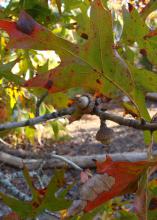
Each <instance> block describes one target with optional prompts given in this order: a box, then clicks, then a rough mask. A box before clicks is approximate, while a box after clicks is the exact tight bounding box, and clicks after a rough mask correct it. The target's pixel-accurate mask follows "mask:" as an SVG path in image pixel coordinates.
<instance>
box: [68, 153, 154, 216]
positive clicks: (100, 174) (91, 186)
mask: <svg viewBox="0 0 157 220" xmlns="http://www.w3.org/2000/svg"><path fill="white" fill-rule="evenodd" d="M155 164H156V161H139V162H127V161H118V162H114V161H112V159H111V158H110V157H107V158H106V160H105V161H104V162H96V165H97V174H95V175H94V176H93V177H92V178H90V179H89V180H88V181H86V182H85V184H84V185H83V186H82V187H81V189H80V200H76V201H74V203H73V205H72V206H71V207H70V208H69V215H73V213H77V212H80V211H82V210H84V211H85V212H88V211H90V210H92V209H94V208H96V207H97V206H99V205H101V204H103V203H105V202H106V201H108V200H110V199H111V198H113V197H115V196H119V195H122V194H125V193H128V192H129V193H130V192H135V190H136V189H137V183H138V180H139V178H140V176H141V174H143V172H145V171H146V169H147V168H148V167H150V166H155Z"/></svg>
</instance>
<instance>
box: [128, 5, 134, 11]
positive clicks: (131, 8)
mask: <svg viewBox="0 0 157 220" xmlns="http://www.w3.org/2000/svg"><path fill="white" fill-rule="evenodd" d="M128 7H129V12H132V11H133V9H134V8H133V6H132V5H131V4H130V3H128Z"/></svg>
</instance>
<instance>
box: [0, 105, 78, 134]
mask: <svg viewBox="0 0 157 220" xmlns="http://www.w3.org/2000/svg"><path fill="white" fill-rule="evenodd" d="M74 111H75V108H74V107H70V108H66V109H62V110H61V111H58V112H57V111H56V112H53V113H50V114H45V115H42V116H38V117H35V118H31V119H28V120H24V121H19V122H8V123H5V124H1V125H0V131H4V130H9V129H13V128H19V127H25V126H32V125H35V124H39V123H42V122H45V121H48V120H50V119H54V118H59V117H62V116H65V115H71V114H72V113H73V112H74Z"/></svg>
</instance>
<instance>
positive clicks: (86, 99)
mask: <svg viewBox="0 0 157 220" xmlns="http://www.w3.org/2000/svg"><path fill="white" fill-rule="evenodd" d="M76 105H77V108H78V109H79V110H80V111H81V112H83V113H84V114H89V113H92V111H93V109H94V106H95V98H94V97H93V96H91V95H90V94H84V95H82V96H80V97H77V99H76Z"/></svg>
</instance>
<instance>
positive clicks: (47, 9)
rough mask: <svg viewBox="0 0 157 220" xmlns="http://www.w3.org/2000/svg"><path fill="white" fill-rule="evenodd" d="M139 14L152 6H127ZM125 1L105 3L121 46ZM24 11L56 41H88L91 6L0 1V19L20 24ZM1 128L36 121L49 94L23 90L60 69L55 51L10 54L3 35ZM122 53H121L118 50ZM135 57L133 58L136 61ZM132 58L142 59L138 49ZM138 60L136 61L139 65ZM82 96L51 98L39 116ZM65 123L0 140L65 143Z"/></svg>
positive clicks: (156, 16) (82, 1)
mask: <svg viewBox="0 0 157 220" xmlns="http://www.w3.org/2000/svg"><path fill="white" fill-rule="evenodd" d="M128 2H129V3H130V4H133V5H134V6H135V7H136V8H137V9H138V10H141V9H142V8H143V7H144V6H145V4H147V3H148V0H145V1H144V0H142V1H136V0H134V1H128ZM128 2H127V1H122V0H110V1H107V0H103V3H104V4H105V5H107V6H108V7H109V8H110V9H111V10H112V12H113V17H114V18H115V19H114V20H115V24H114V34H115V36H114V38H115V42H118V40H119V38H120V35H121V32H122V25H123V21H122V5H125V6H126V5H127V3H128ZM21 10H25V11H26V12H27V13H29V14H30V15H31V16H32V17H33V18H34V19H35V20H36V21H37V22H39V23H40V24H42V25H44V26H46V27H47V28H48V29H49V30H51V31H52V32H53V33H55V34H56V35H58V36H60V37H63V38H65V39H67V40H69V41H71V42H74V43H80V44H81V43H83V42H84V41H86V40H87V39H88V32H89V10H90V0H33V1H32V0H1V1H0V19H11V20H15V21H16V20H17V19H18V16H19V13H20V11H21ZM147 22H148V24H149V26H150V27H151V29H154V28H155V27H156V26H157V13H156V12H153V13H152V14H151V16H149V18H148V19H147ZM0 33H1V34H0V123H4V122H7V121H20V120H24V119H28V118H33V117H35V112H36V104H37V102H38V100H39V99H40V97H41V96H42V95H43V94H44V93H45V90H44V89H29V90H28V89H25V88H23V87H21V86H20V85H21V83H22V82H24V81H25V80H28V79H30V78H32V77H33V76H35V75H36V74H37V72H40V73H42V72H43V73H44V72H47V71H48V70H50V69H52V68H54V67H56V66H57V65H58V64H59V62H60V58H59V56H58V55H57V54H56V53H55V52H54V51H37V50H21V49H8V48H7V47H6V45H7V42H8V41H9V37H8V35H7V33H6V32H4V31H1V32H0ZM119 52H121V51H120V50H119ZM132 53H134V55H132ZM127 54H130V58H131V57H132V56H135V54H136V57H137V58H138V59H140V58H139V56H140V53H139V51H138V48H136V45H135V47H134V48H133V49H132V50H129V53H127ZM138 59H136V60H138ZM78 91H79V92H81V91H80V90H79V88H78V89H70V90H69V91H68V93H67V94H65V95H64V94H63V93H57V94H53V95H52V94H48V95H47V97H46V98H45V99H44V101H43V102H42V104H41V107H40V115H42V114H45V113H49V112H52V111H54V110H55V105H54V103H57V107H60V108H62V107H66V106H67V103H68V99H69V98H71V97H72V96H73V95H74V94H76V93H78ZM66 124H67V121H66V120H55V121H51V122H47V123H45V124H44V125H35V126H32V127H27V128H18V129H16V130H14V131H9V132H1V133H0V136H1V137H5V138H8V137H9V136H12V140H14V143H17V142H22V141H24V139H25V138H27V140H28V141H30V142H31V143H32V144H33V143H34V142H36V141H37V142H38V143H41V142H42V138H52V137H53V140H62V139H64V137H65V138H67V137H68V134H67V131H66Z"/></svg>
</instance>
